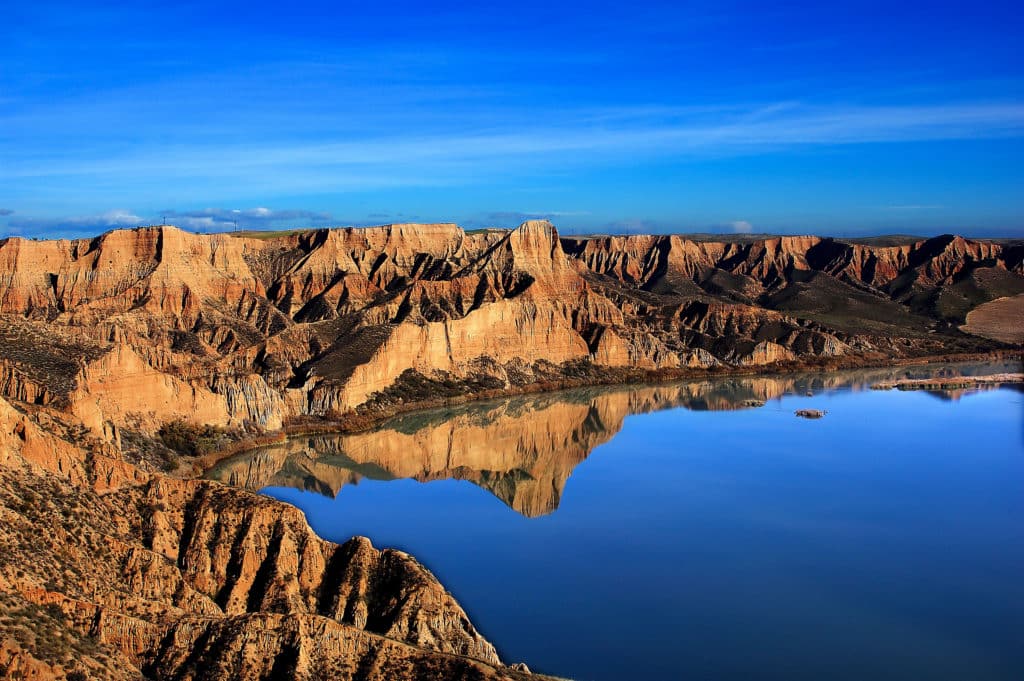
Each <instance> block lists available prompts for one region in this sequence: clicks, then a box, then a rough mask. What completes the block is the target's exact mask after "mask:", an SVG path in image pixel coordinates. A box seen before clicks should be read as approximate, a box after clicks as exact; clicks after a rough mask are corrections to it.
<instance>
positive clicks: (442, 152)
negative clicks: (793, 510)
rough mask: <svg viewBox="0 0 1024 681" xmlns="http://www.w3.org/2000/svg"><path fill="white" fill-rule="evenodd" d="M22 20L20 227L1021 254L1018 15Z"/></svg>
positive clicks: (101, 10)
mask: <svg viewBox="0 0 1024 681" xmlns="http://www.w3.org/2000/svg"><path fill="white" fill-rule="evenodd" d="M464 4H466V3H445V2H440V3H435V2H432V3H422V2H419V3H406V2H377V3H345V2H339V3H316V2H313V3H303V2H296V3H291V4H289V5H282V4H280V3H275V4H261V3H259V2H247V3H237V4H231V3H213V2H188V1H185V2H175V3H130V4H129V3H125V4H116V3H89V2H70V3H52V2H19V1H17V0H7V2H5V3H4V7H5V9H4V21H3V23H2V26H0V64H2V68H0V235H3V234H24V235H31V236H50V235H62V236H63V235H84V234H93V233H97V232H99V231H103V230H105V229H109V228H111V227H115V226H128V225H135V224H140V223H141V224H148V223H155V222H159V221H160V220H161V219H162V218H163V217H166V219H167V221H168V222H171V223H174V224H179V225H181V226H184V227H188V228H191V229H196V230H216V229H224V228H225V227H226V226H228V227H230V226H231V225H232V224H233V222H234V221H235V220H237V221H238V223H239V224H240V225H241V226H245V227H267V228H269V227H291V226H308V225H316V226H320V225H328V224H330V225H335V224H380V223H386V222H396V221H414V220H418V221H441V220H445V221H447V220H452V221H457V222H460V223H461V224H463V225H466V226H469V227H478V226H484V225H498V226H510V225H514V224H517V223H518V222H519V221H520V220H521V219H524V218H526V217H541V216H543V217H550V218H551V219H552V220H553V221H554V222H555V223H556V224H557V225H559V226H560V227H561V228H563V230H564V231H581V232H585V231H623V232H635V231H660V232H664V231H750V230H753V231H758V232H761V231H767V232H782V233H787V232H788V233H793V232H800V233H805V232H816V233H823V234H837V235H844V234H846V235H855V234H869V233H883V232H912V233H918V234H935V233H941V232H950V231H955V232H960V233H964V234H973V235H1020V236H1024V163H1022V159H1024V88H1022V84H1024V71H1022V66H1024V50H1021V49H1020V47H1019V44H1018V43H1019V42H1020V40H1021V37H1022V36H1024V20H1022V16H1024V13H1022V12H1021V11H1020V10H1019V9H1016V8H1015V7H1014V6H1013V4H1011V3H1009V2H1007V3H1000V2H983V1H975V2H955V3H943V2H930V3H917V2H905V3H896V2H891V1H890V2H885V3H881V2H878V3H876V2H847V3H822V2H788V3H763V2H758V3H748V2H689V3H688V2H673V3H637V4H630V3H623V2H616V3H604V2H590V3H570V2H551V1H550V0H548V1H547V2H542V3H535V2H531V1H523V2H517V3H489V2H479V3H475V4H473V5H472V8H471V9H466V8H465V7H464V6H463V5H464Z"/></svg>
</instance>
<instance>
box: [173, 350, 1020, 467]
mask: <svg viewBox="0 0 1024 681" xmlns="http://www.w3.org/2000/svg"><path fill="white" fill-rule="evenodd" d="M1014 359H1015V360H1017V361H1018V362H1021V363H1022V364H1024V349H1009V350H992V351H989V352H975V353H953V354H946V355H924V356H921V357H905V358H877V359H871V358H864V357H848V358H845V360H844V359H840V358H835V357H828V358H823V359H822V360H821V361H817V362H815V361H799V362H785V363H778V364H772V365H769V366H768V367H766V366H763V365H762V366H759V367H740V366H725V367H715V368H713V369H694V368H679V369H637V368H632V367H609V368H608V373H607V374H605V375H604V376H596V377H589V376H588V377H583V378H566V379H563V380H558V381H545V382H535V383H529V384H526V385H523V386H510V387H508V388H500V389H491V390H482V391H478V392H473V393H462V394H459V395H452V396H446V397H438V398H434V399H430V400H416V401H411V402H397V403H391V404H388V405H387V406H379V405H378V406H373V407H366V408H364V409H363V410H362V411H360V410H358V409H357V410H356V411H353V412H347V413H345V414H341V415H338V416H336V417H334V418H331V417H328V416H298V417H289V418H287V419H286V420H285V424H284V426H283V427H281V428H280V429H278V430H275V431H272V432H268V433H263V434H260V435H254V436H252V437H246V438H242V439H240V440H236V441H235V442H233V443H232V444H231V445H229V446H227V447H223V448H221V449H218V450H217V451H215V452H210V453H208V454H205V455H203V456H201V457H196V458H194V459H192V460H191V461H189V462H187V463H186V464H185V466H184V467H183V470H181V469H180V470H178V471H174V472H172V473H170V475H172V476H173V477H183V478H194V477H201V476H202V475H203V474H204V473H205V472H206V471H207V470H209V469H210V468H212V467H213V466H215V465H217V464H218V463H220V462H221V461H224V460H225V459H228V458H230V457H232V456H236V455H238V454H243V453H246V452H250V451H254V450H257V449H262V448H263V447H269V446H272V445H277V444H282V443H284V442H287V441H288V440H289V439H291V438H296V437H303V436H308V435H330V434H348V433H360V432H365V431H368V430H372V429H373V428H376V427H378V426H380V425H381V424H382V423H384V422H385V421H387V420H388V419H390V418H393V417H395V416H399V415H403V414H410V413H414V412H423V411H429V410H432V409H440V408H444V407H451V406H457V405H462V404H468V403H473V402H483V401H486V400H492V399H493V400H497V399H504V398H508V397H516V396H519V395H535V394H544V393H555V392H558V391H561V390H571V389H574V388H585V387H598V386H628V385H644V384H648V385H656V384H660V383H671V382H673V381H684V380H695V381H696V380H709V379H716V378H728V377H733V376H739V377H744V376H754V377H758V376H766V377H767V376H785V375H790V374H797V373H802V372H822V373H828V372H834V371H847V370H853V369H885V368H897V367H904V366H927V365H929V364H951V363H956V362H975V361H977V362H983V361H998V360H1014ZM766 368H767V369H768V370H764V369H766Z"/></svg>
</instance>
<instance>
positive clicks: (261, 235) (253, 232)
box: [225, 227, 316, 239]
mask: <svg viewBox="0 0 1024 681" xmlns="http://www.w3.org/2000/svg"><path fill="white" fill-rule="evenodd" d="M313 231H316V230H315V229H314V228H312V227H306V228H304V229H276V230H271V229H268V230H262V229H245V230H242V231H240V232H225V234H227V235H228V236H234V237H238V238H239V239H277V238H279V237H285V236H294V235H295V234H305V233H306V232H313Z"/></svg>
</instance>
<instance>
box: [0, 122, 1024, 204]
mask: <svg viewBox="0 0 1024 681" xmlns="http://www.w3.org/2000/svg"><path fill="white" fill-rule="evenodd" d="M595 116H597V114H596V113H595V112H592V111H580V112H575V113H567V114H562V115H559V116H554V115H552V116H549V117H547V122H546V123H545V124H544V125H521V124H516V125H513V126H511V127H507V126H502V125H500V124H498V125H496V126H492V127H490V128H489V129H480V130H478V131H476V132H469V133H458V134H452V133H437V134H424V135H415V136H404V135H382V136H377V137H373V138H369V139H359V140H355V139H351V136H348V137H345V138H343V139H338V138H335V139H325V140H323V141H320V142H317V143H315V144H313V143H305V142H293V141H283V140H278V141H274V140H270V141H267V142H264V143H247V144H231V143H228V144H216V143H209V144H198V145H192V146H188V145H175V146H174V147H172V148H159V147H150V148H147V149H144V150H142V151H138V152H129V153H123V154H113V155H104V156H103V157H96V156H94V155H92V154H90V153H88V152H86V151H79V152H77V153H74V152H73V151H72V152H69V153H62V154H59V155H58V154H54V155H53V156H52V157H50V158H38V157H35V158H22V159H19V158H13V159H11V160H10V161H9V162H8V163H5V164H4V167H3V168H2V169H0V179H2V180H4V181H8V182H11V181H17V182H30V181H33V180H39V179H41V178H53V177H60V178H80V179H81V180H82V181H83V182H86V183H101V184H102V183H104V182H109V181H116V180H118V179H124V180H126V181H129V182H130V181H131V179H132V178H134V177H137V176H140V175H141V176H143V177H146V178H149V179H150V180H152V181H155V182H159V181H160V180H161V179H162V178H170V179H173V180H174V186H176V187H181V186H185V187H189V188H193V187H197V186H201V185H202V184H203V183H205V182H209V181H218V182H224V181H234V182H240V183H247V184H249V185H251V186H255V187H265V186H273V188H274V189H275V190H277V191H284V192H287V191H295V192H303V191H305V192H314V191H323V190H327V189H331V190H335V191H337V190H358V189H367V188H386V187H397V186H444V185H447V184H458V183H472V182H474V181H475V179H479V178H487V177H494V176H496V175H498V174H501V173H504V172H507V171H508V170H509V169H510V167H513V168H514V167H517V166H518V167H520V168H522V167H524V166H523V164H528V167H529V168H530V169H532V171H533V172H534V173H543V172H545V171H551V170H557V169H566V168H572V167H574V166H578V165H580V164H586V165H591V164H615V163H618V162H621V161H623V160H630V161H635V160H636V159H638V158H639V159H642V158H665V157H675V158H686V157H691V158H700V157H709V156H721V155H726V156H727V155H756V154H764V153H772V152H776V151H779V150H784V149H790V148H794V147H806V146H822V145H852V144H863V143H895V142H911V141H924V140H958V139H993V138H1003V137H1018V136H1024V104H1021V103H1009V104H1006V103H1004V104H991V103H975V104H963V103H958V104H951V105H948V106H943V105H931V106H886V107H882V106H875V107H831V108H822V107H809V106H802V105H799V104H796V103H792V102H784V103H779V104H771V105H767V106H763V107H757V108H753V109H747V110H736V109H733V110H730V111H728V112H717V113H714V114H711V113H696V112H684V113H681V114H678V115H677V114H675V113H672V112H671V111H669V112H667V113H666V112H659V111H654V112H652V111H651V110H648V109H644V108H640V109H638V110H637V111H636V112H630V111H629V110H620V111H618V112H617V114H616V115H615V116H612V117H609V116H607V115H604V116H600V117H598V118H597V119H595ZM593 120H599V121H600V122H599V123H593V122H591V121H593Z"/></svg>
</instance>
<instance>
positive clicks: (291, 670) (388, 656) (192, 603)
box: [0, 221, 1024, 679]
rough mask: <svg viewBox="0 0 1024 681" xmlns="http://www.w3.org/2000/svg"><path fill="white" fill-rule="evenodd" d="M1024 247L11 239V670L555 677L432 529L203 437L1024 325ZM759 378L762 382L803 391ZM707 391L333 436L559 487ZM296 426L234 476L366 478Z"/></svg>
mask: <svg viewBox="0 0 1024 681" xmlns="http://www.w3.org/2000/svg"><path fill="white" fill-rule="evenodd" d="M1022 256H1024V251H1022V249H1021V248H1020V247H1018V246H1012V245H1002V244H998V243H993V242H987V241H984V242H983V241H970V240H966V239H962V238H960V237H952V236H949V237H938V238H936V239H929V240H922V241H920V242H916V243H909V244H905V245H899V246H884V247H875V246H870V245H865V244H855V243H844V242H839V241H835V240H831V239H821V238H817V237H786V238H776V239H767V240H758V241H735V242H734V241H721V242H711V241H695V240H688V239H685V238H683V237H679V236H665V237H661V236H646V237H595V238H561V237H560V236H559V235H558V232H557V230H556V229H555V228H554V227H553V226H552V225H551V224H550V223H547V222H543V221H530V222H526V223H524V224H523V225H521V226H520V227H518V228H517V229H514V230H509V231H502V230H489V231H487V232H485V233H481V234H466V233H465V232H463V231H462V230H461V229H459V228H458V227H457V226H456V225H450V224H440V225H408V224H407V225H387V226H383V227H375V228H367V229H329V230H326V229H325V230H310V231H307V232H300V233H295V234H291V235H287V236H279V237H274V238H267V239H258V238H252V237H241V238H239V237H235V236H232V235H227V234H221V235H197V234H191V233H188V232H184V231H182V230H179V229H176V228H174V227H169V226H162V227H147V228H139V229H134V230H115V231H112V232H109V233H107V234H104V235H101V236H99V237H96V238H93V239H80V240H73V241H69V240H60V241H34V240H25V239H20V238H10V239H5V240H0V519H2V523H0V534H2V536H3V540H4V547H5V551H4V552H2V553H0V602H2V610H3V617H2V618H0V670H2V671H3V673H4V674H7V675H12V674H20V675H21V676H22V677H23V678H39V679H43V678H64V677H66V676H68V675H69V674H75V676H79V677H80V675H81V674H84V675H85V676H86V677H87V678H111V679H120V678H139V676H140V675H144V676H146V677H148V678H159V679H193V678H195V679H199V678H211V677H218V676H220V677H236V678H242V679H248V678H252V679H257V678H278V677H293V678H300V679H302V678H318V677H319V676H320V675H322V674H328V675H330V674H334V675H337V676H340V677H342V678H352V679H404V678H410V679H411V678H421V679H433V678H445V679H459V678H473V679H481V678H483V679H492V678H493V679H517V678H526V672H523V671H520V670H517V669H512V668H509V667H505V666H503V665H502V664H501V662H500V661H499V659H498V657H497V655H496V653H495V650H494V648H493V647H492V646H491V644H490V643H488V642H487V641H486V640H485V639H484V638H483V637H482V636H481V635H480V633H479V632H477V631H476V630H475V628H474V627H473V625H472V624H471V623H470V622H469V620H468V618H467V617H466V615H465V613H464V612H463V611H462V609H461V608H460V607H459V605H458V604H457V603H456V602H455V601H454V600H453V599H452V597H451V596H450V595H449V594H448V593H447V592H446V591H445V590H444V588H443V587H441V585H439V584H438V583H437V581H436V580H435V579H434V577H433V576H432V575H431V574H430V573H429V572H428V571H427V570H425V569H424V568H423V567H422V566H420V565H419V564H418V563H417V562H416V561H415V559H413V558H412V557H410V556H407V555H405V554H402V553H399V552H396V551H388V550H385V551H379V550H377V549H375V548H373V547H372V546H371V545H370V543H369V541H368V540H366V539H361V538H353V539H352V540H350V541H348V542H346V543H345V544H343V545H340V546H339V545H335V544H332V543H329V542H324V541H322V540H320V539H319V538H317V537H316V536H315V535H314V534H313V533H312V532H311V530H310V529H309V527H308V525H307V524H306V523H305V520H304V519H303V517H302V516H301V515H300V514H299V513H298V512H297V511H295V510H294V509H292V508H290V507H288V506H286V505H283V504H279V503H277V502H274V501H272V500H269V499H267V498H264V497H261V496H258V495H256V494H252V493H250V492H246V491H244V490H239V489H233V488H229V487H226V486H223V485H221V484H219V483H217V482H211V481H197V480H186V479H182V478H183V477H187V476H186V475H185V473H186V472H187V471H188V470H189V468H188V466H187V465H186V466H183V465H180V461H179V459H178V454H179V453H180V449H179V450H178V451H172V450H173V448H175V447H179V448H180V447H181V446H182V442H183V440H182V437H185V438H186V439H187V438H188V437H192V438H193V439H194V442H192V444H196V446H198V444H197V443H200V444H201V443H206V444H205V445H204V446H207V445H209V443H210V442H214V443H223V441H230V440H231V439H232V438H236V437H246V436H254V435H260V434H265V433H267V432H270V431H277V430H278V429H280V428H281V427H282V426H284V425H286V424H288V423H290V422H291V423H294V422H309V421H312V422H316V420H317V419H319V418H321V417H329V418H331V419H341V420H342V421H343V422H345V423H348V422H350V421H347V420H348V419H351V422H353V423H359V422H360V421H359V419H360V418H368V417H367V415H368V414H369V415H370V416H373V415H375V414H381V413H388V412H389V411H394V410H399V409H401V408H404V407H406V406H409V405H415V404H422V403H423V402H426V401H430V400H432V399H438V398H450V397H467V396H472V395H478V394H481V393H487V394H492V395H493V394H501V393H503V392H505V391H512V390H535V389H542V388H546V387H550V386H553V385H560V384H563V383H575V384H580V383H587V382H601V381H613V380H621V379H622V378H629V377H631V376H635V375H638V374H637V373H636V372H641V371H646V372H651V373H650V374H644V375H655V376H659V377H663V376H666V375H670V374H672V372H676V374H678V373H680V372H690V373H701V372H716V371H717V372H727V371H738V370H744V369H745V368H749V367H758V368H760V369H762V370H768V369H772V368H786V369H793V368H797V367H799V366H801V365H812V366H822V365H828V364H830V363H846V364H852V365H855V364H857V363H871V362H875V363H877V362H881V361H885V360H890V359H906V358H912V357H916V356H922V355H936V354H947V353H956V352H979V351H982V352H983V351H988V350H992V349H999V348H1007V347H1010V346H1009V345H1007V342H1009V343H1018V347H1019V340H1020V338H1021V335H1020V333H1019V331H1020V323H1019V321H1017V317H1018V316H1015V315H1014V312H1015V311H1016V310H1017V307H1019V302H1020V300H1021V294H1024V274H1022ZM743 386H744V387H742V388H741V389H740V388H737V391H738V392H737V394H741V395H743V396H744V397H743V400H745V402H744V404H748V403H754V402H757V401H758V400H763V399H766V396H768V395H772V394H775V393H774V392H773V391H774V390H776V388H773V387H772V386H773V384H772V383H771V382H770V380H768V379H750V382H749V384H743ZM680 390H682V391H681V392H680ZM688 390H691V389H685V390H683V389H676V390H660V389H657V390H654V391H653V392H651V393H650V394H647V393H644V394H639V393H638V394H634V395H632V397H630V398H629V399H628V400H626V401H625V402H622V401H620V400H617V399H612V398H607V397H602V398H597V399H594V400H590V399H589V398H588V399H585V400H578V401H576V402H573V403H570V404H563V403H561V402H555V401H549V402H545V401H544V400H543V399H540V398H538V400H535V401H531V402H519V403H509V404H506V405H505V406H503V407H492V409H494V410H495V411H494V412H493V413H491V414H489V415H488V416H487V417H486V418H480V417H479V414H477V415H476V416H474V417H470V415H469V414H470V412H467V413H466V415H464V416H460V417H458V418H456V419H454V420H452V421H448V422H438V423H434V424H428V426H429V427H422V428H420V427H417V428H414V429H413V428H409V427H403V428H397V429H391V430H388V429H385V430H382V431H378V432H376V433H374V434H373V435H372V437H371V436H370V435H350V436H346V437H344V438H341V439H333V440H332V439H329V438H328V439H324V444H323V446H324V447H326V448H327V450H328V451H334V452H336V453H337V454H338V456H339V457H341V456H343V457H344V459H345V460H346V461H348V462H349V463H350V464H351V466H354V467H356V468H359V467H362V468H360V470H366V467H367V466H373V467H376V470H378V471H384V472H385V474H387V475H394V476H407V477H413V478H416V479H422V480H429V479H435V478H438V477H450V476H456V477H461V478H464V479H468V480H472V481H474V482H476V483H477V484H479V485H481V486H483V487H485V488H487V489H489V490H491V491H492V492H493V493H494V494H496V495H497V496H499V497H500V498H502V499H503V500H505V501H506V503H508V504H509V505H510V506H512V507H513V508H515V509H517V510H519V511H520V512H522V513H525V514H527V515H539V514H543V513H547V512H550V511H551V510H553V509H554V508H556V507H557V505H558V502H559V499H560V495H561V491H562V489H563V486H564V484H565V480H566V478H567V477H568V475H569V473H570V472H571V470H572V468H573V467H574V466H575V465H576V464H578V463H579V462H580V461H582V460H583V459H584V458H585V457H586V456H587V453H588V452H589V451H590V449H591V448H592V447H594V446H595V445H596V444H598V443H600V442H602V441H603V440H604V439H606V438H608V437H610V435H611V434H612V433H614V432H615V430H617V429H618V427H620V425H621V422H622V419H623V418H624V416H625V414H627V413H630V410H631V409H637V408H657V405H663V404H672V403H687V404H693V405H696V406H698V407H700V408H722V407H726V406H729V405H730V404H732V401H731V400H732V396H731V394H722V393H715V392H711V393H708V394H704V393H701V392H700V391H697V392H693V391H692V390H691V391H690V392H687V391H688ZM734 392H736V391H734ZM510 405H511V406H510ZM516 405H518V406H516ZM530 405H533V406H530ZM644 405H646V406H644ZM527 413H529V414H531V416H530V417H529V418H528V419H526V420H525V421H524V414H527ZM410 418H413V417H410ZM566 424H570V425H571V427H570V428H569V429H568V430H566V429H565V425H566ZM407 425H408V424H407ZM169 434H170V435H169ZM439 443H440V445H443V446H440V445H439ZM186 444H188V443H186ZM382 445H386V447H385V449H383V450H382V449H381V446H382ZM190 446H191V445H190ZM217 446H220V445H217ZM294 446H295V445H294V443H288V444H286V445H285V446H284V448H283V449H279V450H267V451H266V453H265V454H263V455H262V456H263V458H262V459H250V460H249V463H248V464H246V465H247V466H248V468H246V469H244V470H243V469H239V468H232V469H225V470H226V471H227V473H225V475H227V476H228V479H229V481H230V482H232V483H236V484H243V485H246V486H256V485H257V483H260V482H262V481H264V480H268V479H274V480H277V479H287V477H288V476H287V467H288V466H293V467H294V468H295V469H297V470H304V471H307V472H309V473H310V475H308V476H306V477H305V478H303V479H304V480H305V481H306V482H305V483H304V484H313V485H316V486H317V487H318V488H321V489H323V490H330V491H332V492H333V491H336V490H337V487H338V486H339V485H341V484H344V483H345V481H346V480H348V479H351V476H352V475H353V472H352V468H351V467H350V468H348V469H345V468H344V467H341V470H339V468H338V467H332V466H330V465H329V461H328V460H327V459H330V457H327V459H323V458H320V457H317V456H308V455H305V456H306V458H305V459H302V458H301V456H299V454H297V453H296V452H294V451H293V450H292V449H289V448H294ZM331 448H334V449H331ZM197 451H198V450H197ZM437 452H443V456H442V457H441V458H438V456H439V455H438V454H436V453H437ZM189 453H190V454H192V453H195V452H192V451H190V452H189ZM275 457H276V458H275ZM236 463H237V462H236ZM282 471H285V472H282Z"/></svg>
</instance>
